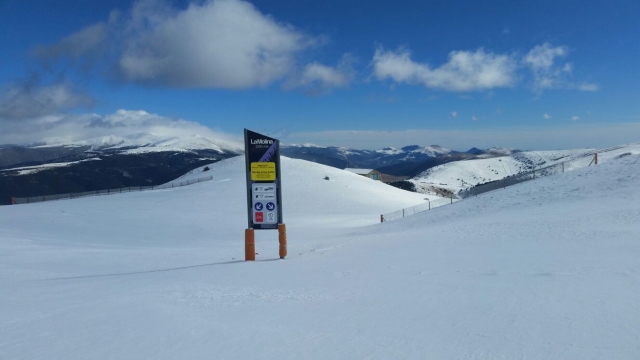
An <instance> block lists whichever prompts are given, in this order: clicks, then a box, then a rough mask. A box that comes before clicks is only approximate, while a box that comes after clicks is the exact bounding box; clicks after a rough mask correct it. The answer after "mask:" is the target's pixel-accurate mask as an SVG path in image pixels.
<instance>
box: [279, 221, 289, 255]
mask: <svg viewBox="0 0 640 360" xmlns="http://www.w3.org/2000/svg"><path fill="white" fill-rule="evenodd" d="M278 242H279V243H280V259H284V258H285V256H287V225H285V224H278Z"/></svg>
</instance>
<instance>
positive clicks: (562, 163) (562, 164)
mask: <svg viewBox="0 0 640 360" xmlns="http://www.w3.org/2000/svg"><path fill="white" fill-rule="evenodd" d="M562 172H564V162H562Z"/></svg>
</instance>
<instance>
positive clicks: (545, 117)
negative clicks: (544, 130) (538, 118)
mask: <svg viewBox="0 0 640 360" xmlns="http://www.w3.org/2000/svg"><path fill="white" fill-rule="evenodd" d="M542 118H543V119H547V120H548V119H551V115H549V114H547V113H544V115H542Z"/></svg>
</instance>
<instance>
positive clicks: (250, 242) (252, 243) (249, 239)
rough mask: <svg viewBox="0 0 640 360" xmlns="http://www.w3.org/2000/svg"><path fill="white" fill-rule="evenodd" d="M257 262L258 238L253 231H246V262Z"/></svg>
mask: <svg viewBox="0 0 640 360" xmlns="http://www.w3.org/2000/svg"><path fill="white" fill-rule="evenodd" d="M255 260H256V238H255V233H254V231H253V229H246V230H245V231H244V261H255Z"/></svg>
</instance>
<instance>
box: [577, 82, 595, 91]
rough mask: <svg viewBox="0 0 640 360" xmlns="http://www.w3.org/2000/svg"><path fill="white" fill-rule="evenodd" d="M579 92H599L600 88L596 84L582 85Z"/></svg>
mask: <svg viewBox="0 0 640 360" xmlns="http://www.w3.org/2000/svg"><path fill="white" fill-rule="evenodd" d="M578 90H580V91H598V90H599V87H598V85H596V84H591V83H582V84H580V85H579V86H578Z"/></svg>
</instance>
